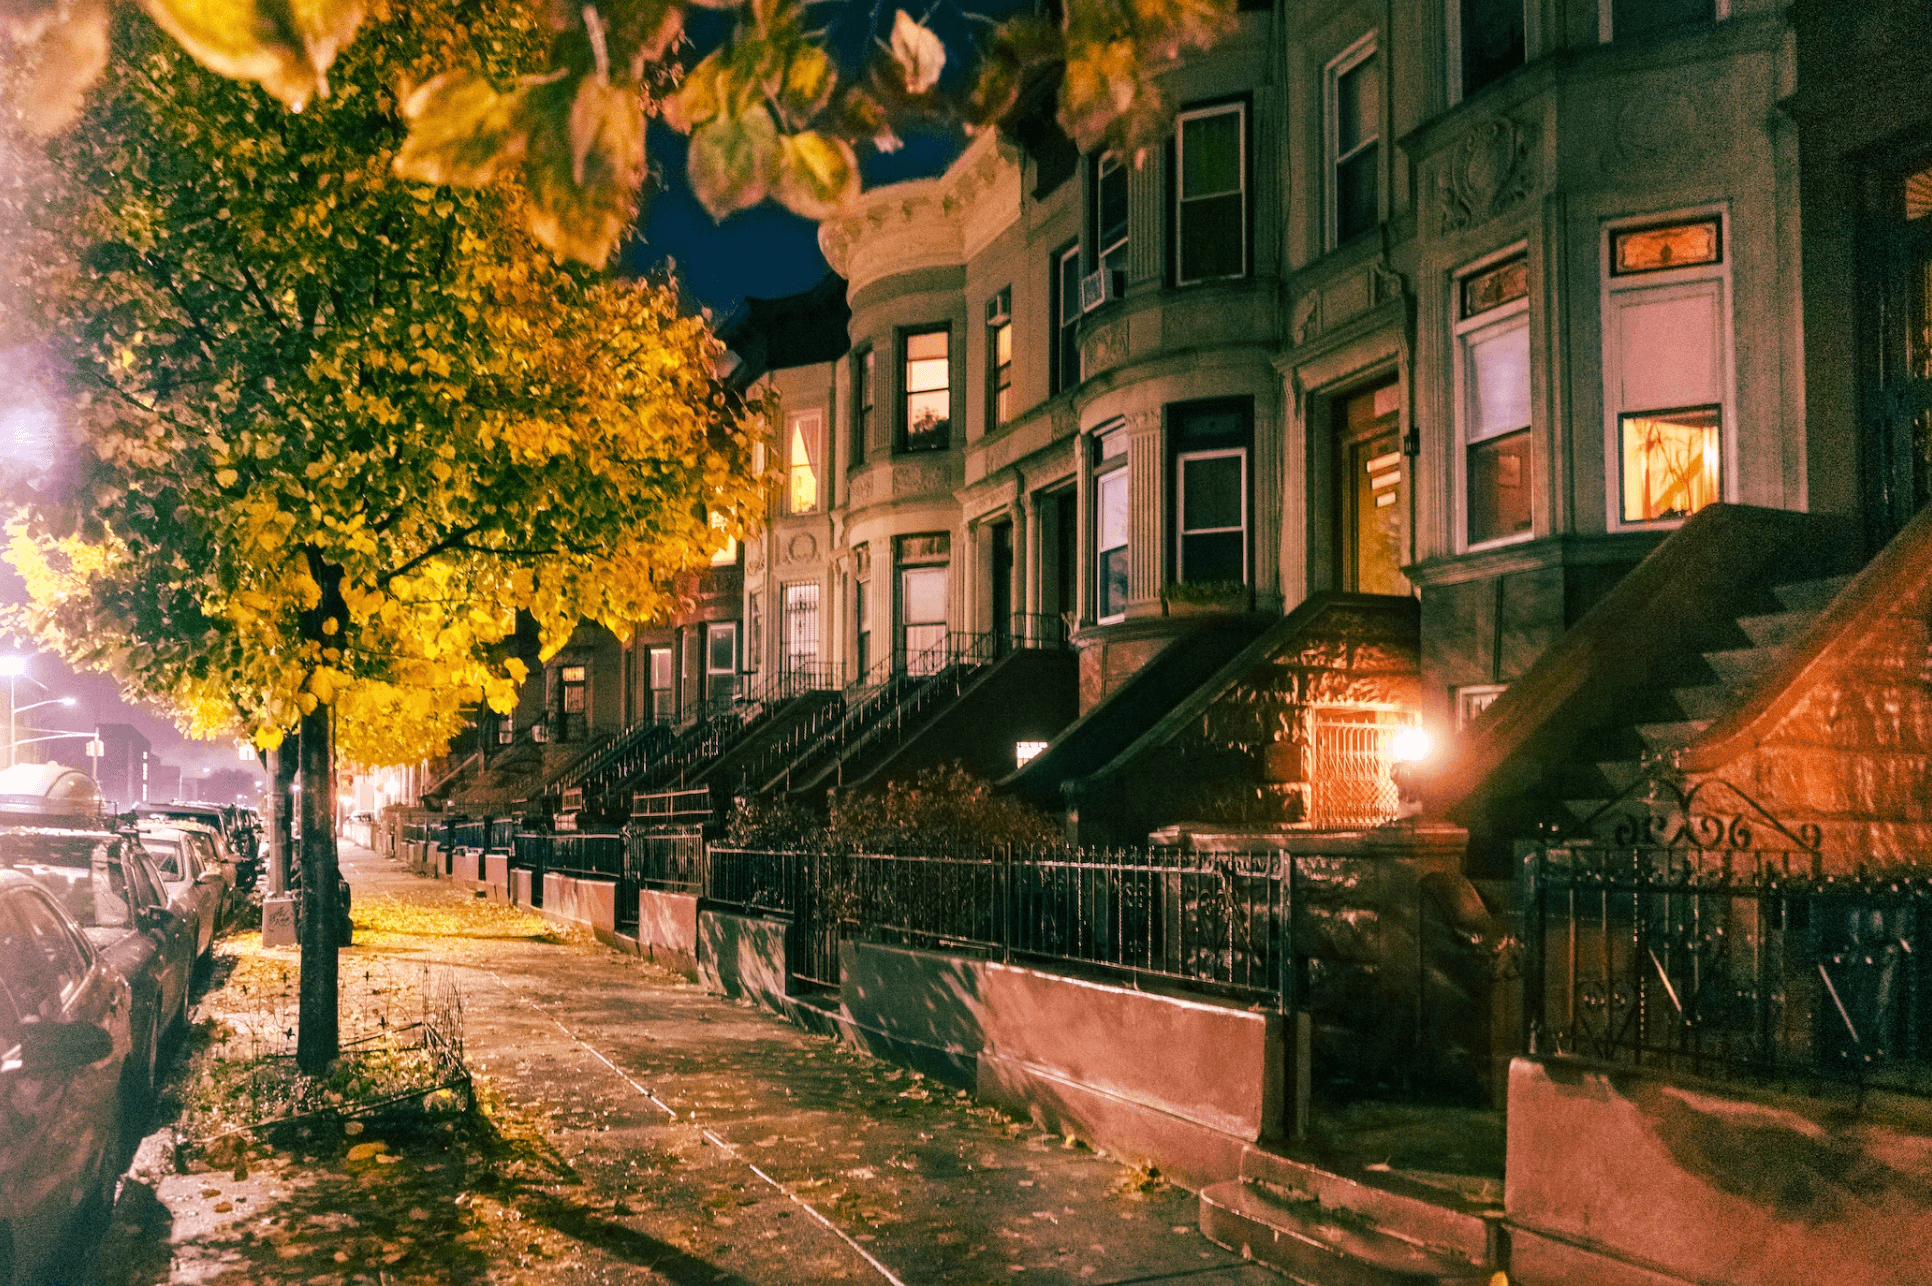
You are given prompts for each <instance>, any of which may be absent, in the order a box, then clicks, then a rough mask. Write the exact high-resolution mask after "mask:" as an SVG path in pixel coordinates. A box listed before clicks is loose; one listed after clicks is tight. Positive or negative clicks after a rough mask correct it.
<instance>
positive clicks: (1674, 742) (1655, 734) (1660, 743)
mask: <svg viewBox="0 0 1932 1286" xmlns="http://www.w3.org/2000/svg"><path fill="white" fill-rule="evenodd" d="M1710 726H1711V721H1710V720H1709V719H1674V720H1671V721H1670V722H1668V723H1640V724H1638V725H1637V735H1638V736H1640V737H1642V738H1643V739H1644V749H1646V750H1648V751H1650V752H1651V753H1653V754H1655V753H1657V752H1658V751H1663V750H1675V749H1677V748H1678V747H1679V746H1683V745H1687V744H1689V742H1690V739H1691V738H1692V737H1695V736H1696V735H1697V734H1698V733H1700V732H1702V731H1704V729H1706V728H1708V727H1710Z"/></svg>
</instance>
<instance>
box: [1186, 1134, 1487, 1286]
mask: <svg viewBox="0 0 1932 1286" xmlns="http://www.w3.org/2000/svg"><path fill="white" fill-rule="evenodd" d="M1376 1177H1377V1178H1378V1179H1380V1180H1385V1181H1386V1182H1378V1183H1374V1184H1371V1183H1368V1182H1366V1181H1364V1180H1363V1179H1356V1178H1350V1177H1348V1176H1346V1175H1341V1174H1334V1173H1330V1172H1329V1171H1326V1170H1321V1169H1318V1168H1316V1167H1315V1166H1312V1165H1308V1164H1306V1163H1304V1162H1301V1161H1296V1160H1293V1159H1291V1158H1289V1157H1284V1156H1277V1155H1275V1154H1274V1153H1271V1152H1263V1151H1260V1150H1259V1149H1256V1148H1249V1149H1248V1150H1247V1152H1246V1153H1245V1154H1244V1155H1243V1156H1242V1158H1241V1177H1240V1178H1238V1179H1231V1180H1228V1181H1226V1182H1223V1183H1217V1184H1213V1185H1211V1186H1209V1187H1207V1188H1204V1189H1202V1191H1201V1234H1202V1235H1203V1236H1205V1237H1206V1238H1207V1239H1208V1240H1209V1241H1212V1242H1215V1243H1216V1244H1217V1245H1222V1246H1226V1247H1227V1248H1228V1249H1229V1250H1232V1251H1235V1252H1236V1253H1237V1254H1240V1255H1241V1256H1243V1257H1244V1258H1251V1259H1254V1260H1256V1261H1258V1262H1260V1263H1263V1264H1266V1265H1268V1266H1269V1267H1271V1268H1275V1269H1278V1270H1280V1271H1281V1272H1283V1273H1285V1274H1287V1276H1288V1277H1289V1279H1290V1280H1292V1281H1297V1282H1301V1283H1304V1286H1471V1284H1474V1283H1482V1282H1487V1281H1489V1280H1491V1278H1492V1276H1493V1274H1494V1273H1495V1272H1496V1271H1497V1269H1498V1268H1499V1267H1501V1263H1502V1259H1503V1251H1502V1239H1501V1227H1502V1208H1501V1207H1500V1206H1495V1205H1482V1204H1478V1203H1476V1202H1472V1201H1467V1200H1464V1199H1462V1198H1460V1197H1459V1196H1457V1195H1455V1194H1452V1193H1449V1192H1447V1191H1446V1190H1437V1189H1433V1188H1429V1189H1423V1188H1422V1185H1420V1184H1411V1183H1407V1182H1405V1181H1404V1180H1403V1179H1402V1178H1401V1177H1400V1176H1398V1175H1393V1174H1389V1175H1378V1176H1376ZM1409 1188H1415V1189H1418V1191H1413V1192H1412V1191H1408V1190H1407V1189H1409Z"/></svg>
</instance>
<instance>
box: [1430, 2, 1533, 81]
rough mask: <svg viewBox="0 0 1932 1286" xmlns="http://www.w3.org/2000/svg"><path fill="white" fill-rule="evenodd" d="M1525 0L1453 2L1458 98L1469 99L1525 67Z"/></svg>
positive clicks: (1452, 18)
mask: <svg viewBox="0 0 1932 1286" xmlns="http://www.w3.org/2000/svg"><path fill="white" fill-rule="evenodd" d="M1523 4H1524V0H1450V3H1449V15H1450V27H1451V29H1452V32H1451V34H1452V36H1453V41H1454V44H1455V46H1456V51H1455V52H1456V56H1455V57H1454V58H1453V59H1452V60H1451V62H1452V64H1453V65H1454V67H1455V70H1456V71H1457V72H1459V73H1460V79H1459V81H1458V89H1459V91H1460V92H1459V93H1457V94H1456V95H1455V96H1456V97H1458V98H1468V97H1470V96H1471V95H1473V94H1476V93H1477V92H1479V91H1480V90H1482V89H1484V88H1485V87H1487V86H1489V85H1491V84H1493V83H1495V82H1496V81H1498V80H1501V79H1502V78H1503V77H1504V76H1507V75H1508V74H1509V73H1510V72H1512V71H1515V70H1516V69H1517V68H1518V67H1521V66H1522V65H1523V59H1524V56H1525V51H1526V48H1527V46H1526V43H1525V40H1524V23H1523Z"/></svg>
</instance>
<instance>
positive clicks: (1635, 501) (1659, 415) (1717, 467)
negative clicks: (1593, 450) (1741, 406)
mask: <svg viewBox="0 0 1932 1286" xmlns="http://www.w3.org/2000/svg"><path fill="white" fill-rule="evenodd" d="M1719 421H1720V414H1719V411H1718V409H1717V408H1716V407H1714V406H1707V407H1699V408H1697V409H1695V410H1689V411H1655V412H1644V413H1639V414H1635V415H1626V416H1624V417H1623V520H1624V521H1625V522H1655V521H1657V520H1659V519H1666V518H1684V517H1688V516H1689V515H1691V514H1693V513H1696V512H1697V511H1698V510H1699V509H1702V508H1703V507H1704V506H1705V505H1708V504H1710V503H1711V502H1712V501H1714V500H1717V499H1718V498H1719V495H1720V491H1721V488H1720V483H1721V481H1722V477H1721V469H1722V464H1723V454H1722V450H1721V448H1720V446H1719V436H1718V426H1719Z"/></svg>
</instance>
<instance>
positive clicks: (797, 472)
mask: <svg viewBox="0 0 1932 1286" xmlns="http://www.w3.org/2000/svg"><path fill="white" fill-rule="evenodd" d="M819 424H820V421H819V417H818V415H817V414H816V413H813V414H811V415H795V416H793V417H792V441H791V458H792V494H791V509H792V512H793V513H795V514H803V513H810V512H812V511H813V510H814V509H816V508H818V466H819V452H820V439H821V437H822V434H821V433H820V428H819Z"/></svg>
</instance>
